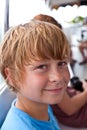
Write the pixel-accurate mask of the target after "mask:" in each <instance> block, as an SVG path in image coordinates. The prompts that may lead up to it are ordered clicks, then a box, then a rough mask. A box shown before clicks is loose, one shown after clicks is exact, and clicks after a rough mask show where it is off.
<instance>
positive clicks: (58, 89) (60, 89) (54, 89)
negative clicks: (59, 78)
mask: <svg viewBox="0 0 87 130" xmlns="http://www.w3.org/2000/svg"><path fill="white" fill-rule="evenodd" d="M62 89H63V87H58V88H53V89H44V90H45V91H47V92H50V93H59V92H61V91H62Z"/></svg>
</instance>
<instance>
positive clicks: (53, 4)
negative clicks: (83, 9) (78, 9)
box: [45, 0, 87, 9]
mask: <svg viewBox="0 0 87 130" xmlns="http://www.w3.org/2000/svg"><path fill="white" fill-rule="evenodd" d="M45 2H46V4H48V6H49V7H50V8H51V9H54V8H55V9H58V7H59V6H66V5H74V4H77V5H78V6H80V5H87V0H45Z"/></svg>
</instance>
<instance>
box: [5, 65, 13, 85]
mask: <svg viewBox="0 0 87 130" xmlns="http://www.w3.org/2000/svg"><path fill="white" fill-rule="evenodd" d="M5 75H6V77H7V78H6V80H7V82H8V83H9V84H10V85H12V84H13V82H12V76H11V69H10V68H8V67H7V68H5Z"/></svg>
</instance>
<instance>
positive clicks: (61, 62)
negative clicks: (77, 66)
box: [58, 61, 68, 67]
mask: <svg viewBox="0 0 87 130" xmlns="http://www.w3.org/2000/svg"><path fill="white" fill-rule="evenodd" d="M67 65H68V63H67V61H60V62H58V66H60V67H62V66H67Z"/></svg>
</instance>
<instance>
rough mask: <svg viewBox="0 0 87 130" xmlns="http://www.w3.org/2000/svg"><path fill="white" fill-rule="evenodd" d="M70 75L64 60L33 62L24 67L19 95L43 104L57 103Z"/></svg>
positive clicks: (61, 96)
mask: <svg viewBox="0 0 87 130" xmlns="http://www.w3.org/2000/svg"><path fill="white" fill-rule="evenodd" d="M69 79H70V74H69V70H68V66H67V61H66V60H62V61H59V60H46V61H35V62H33V63H32V65H29V66H25V76H24V80H23V82H22V84H21V85H20V94H21V96H22V95H23V96H24V97H25V98H27V99H29V100H31V101H34V102H38V103H44V104H55V103H59V102H60V101H61V99H62V98H63V95H64V92H65V89H66V87H67V85H68V82H69Z"/></svg>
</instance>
